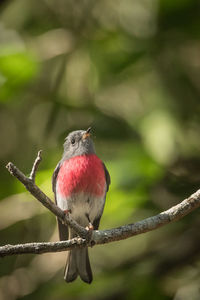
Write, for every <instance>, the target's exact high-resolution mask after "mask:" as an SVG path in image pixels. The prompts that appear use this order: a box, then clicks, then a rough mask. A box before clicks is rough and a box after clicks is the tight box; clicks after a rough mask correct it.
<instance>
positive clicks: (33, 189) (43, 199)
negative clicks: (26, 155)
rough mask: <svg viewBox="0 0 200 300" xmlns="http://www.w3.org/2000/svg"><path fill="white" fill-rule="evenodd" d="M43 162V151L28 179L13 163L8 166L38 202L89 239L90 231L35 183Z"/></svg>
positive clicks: (39, 153) (38, 156)
mask: <svg viewBox="0 0 200 300" xmlns="http://www.w3.org/2000/svg"><path fill="white" fill-rule="evenodd" d="M40 161H41V150H40V151H39V152H38V155H37V158H36V160H35V162H34V164H33V167H32V171H31V175H30V177H26V176H25V175H24V174H23V173H22V172H21V171H20V170H19V169H18V168H17V167H16V166H15V165H13V163H11V162H9V163H8V164H7V166H6V168H7V169H8V171H9V172H10V174H11V175H13V176H15V177H16V178H17V179H18V180H19V181H21V183H23V185H24V186H25V188H26V189H27V190H28V191H29V192H30V193H31V194H32V195H33V196H34V197H35V198H36V199H37V200H38V201H40V203H42V205H44V206H45V207H46V208H48V209H49V210H50V211H51V212H52V213H53V214H54V215H55V216H57V217H58V219H59V220H60V221H61V222H62V223H63V224H66V225H69V226H70V227H71V228H73V229H74V230H75V231H76V232H77V233H78V234H79V235H80V236H81V237H82V238H87V237H88V231H87V230H86V229H85V228H83V227H82V226H80V225H79V224H78V223H77V222H76V221H75V220H73V219H72V218H71V217H70V215H68V214H66V213H65V212H64V211H63V210H61V209H60V208H59V207H58V206H57V205H56V204H55V203H53V202H52V201H51V200H50V199H49V197H47V196H46V195H45V194H44V193H43V192H42V191H41V190H40V189H39V187H37V185H36V184H35V182H34V179H35V173H36V170H37V168H38V166H39V163H40Z"/></svg>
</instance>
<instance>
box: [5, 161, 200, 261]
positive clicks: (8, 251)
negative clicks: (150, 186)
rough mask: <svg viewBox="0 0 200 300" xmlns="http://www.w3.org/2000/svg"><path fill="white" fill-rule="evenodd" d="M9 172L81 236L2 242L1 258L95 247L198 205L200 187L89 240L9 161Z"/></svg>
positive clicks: (155, 225)
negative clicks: (144, 216) (165, 207)
mask: <svg viewBox="0 0 200 300" xmlns="http://www.w3.org/2000/svg"><path fill="white" fill-rule="evenodd" d="M7 168H8V170H9V172H10V173H11V174H12V175H13V176H15V177H16V178H17V179H18V180H20V181H21V182H22V183H23V184H24V185H25V187H26V189H27V190H28V191H29V192H30V193H31V194H32V195H33V196H34V197H35V198H36V199H38V200H39V201H40V202H41V203H42V204H43V205H44V206H45V207H47V208H48V209H49V210H50V211H51V212H52V213H53V214H54V215H56V216H57V217H58V218H59V219H60V220H61V221H62V222H63V223H64V224H67V225H69V226H71V227H72V228H73V229H74V230H76V232H77V233H78V234H79V235H80V236H81V237H82V239H72V240H68V241H64V242H63V241H62V242H55V243H29V244H20V245H5V246H2V247H0V257H3V256H7V255H14V254H25V253H33V254H34V253H35V254H40V253H45V252H58V251H65V250H71V249H73V248H75V247H85V246H94V245H100V244H105V243H110V242H114V241H119V240H123V239H127V238H129V237H132V236H135V235H138V234H142V233H145V232H148V231H152V230H155V229H157V228H159V227H161V226H164V225H166V224H169V223H172V222H174V221H177V220H179V219H181V218H183V217H184V216H186V215H188V214H189V213H191V212H192V211H193V210H195V209H197V208H198V207H200V189H199V190H198V191H196V192H195V193H194V194H192V195H191V196H190V197H188V198H187V199H185V200H183V201H182V202H181V203H179V204H177V205H176V206H173V207H171V208H170V209H168V210H166V211H164V212H161V213H160V214H158V215H156V216H153V217H150V218H147V219H145V220H142V221H139V222H136V223H134V224H128V225H124V226H121V227H118V228H113V229H109V230H101V231H100V230H94V231H93V232H92V235H91V239H88V232H87V230H86V229H85V228H83V227H81V226H80V225H78V224H77V223H76V222H75V221H74V220H72V219H71V218H70V216H69V215H66V214H65V213H64V212H63V211H62V210H61V209H60V208H59V207H58V206H56V205H55V204H54V203H53V202H52V201H51V200H50V199H49V198H48V197H47V196H46V195H45V194H44V193H43V192H42V191H41V190H40V189H39V188H38V187H37V186H36V185H35V183H34V182H33V180H31V179H30V178H28V177H26V176H25V175H24V174H23V173H22V172H21V171H20V170H19V169H17V167H15V166H14V165H13V164H12V163H9V164H8V165H7Z"/></svg>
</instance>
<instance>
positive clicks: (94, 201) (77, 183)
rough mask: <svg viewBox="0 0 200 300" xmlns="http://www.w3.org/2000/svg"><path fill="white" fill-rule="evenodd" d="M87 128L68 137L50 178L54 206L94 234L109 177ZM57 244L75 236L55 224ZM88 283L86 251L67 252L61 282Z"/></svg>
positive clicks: (101, 211)
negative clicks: (78, 281) (79, 280)
mask: <svg viewBox="0 0 200 300" xmlns="http://www.w3.org/2000/svg"><path fill="white" fill-rule="evenodd" d="M90 131H91V127H90V128H88V129H87V130H77V131H73V132H71V133H69V135H68V136H67V137H66V139H65V143H64V153H63V156H62V159H61V160H60V162H59V163H58V165H57V167H56V169H55V171H54V173H53V178H52V183H53V191H54V194H55V201H56V204H57V205H58V206H59V207H60V208H61V209H62V210H64V211H65V212H66V213H70V214H71V217H72V218H73V219H74V220H75V221H76V222H78V223H79V224H80V225H81V226H83V227H87V228H89V229H95V230H97V229H98V227H99V222H100V219H101V216H102V213H103V209H104V204H105V199H106V193H107V191H108V188H109V185H110V175H109V173H108V170H107V169H106V167H105V165H104V163H103V162H102V161H101V160H100V159H99V158H98V156H97V155H96V154H95V150H94V144H93V141H92V139H91V137H90ZM58 229H59V236H60V240H67V239H71V238H74V237H76V236H77V234H76V233H75V232H74V231H73V230H72V229H71V228H68V226H66V225H63V224H62V223H61V222H60V221H59V220H58ZM78 275H79V276H80V278H81V279H82V280H83V281H85V282H87V283H91V282H92V270H91V267H90V261H89V256H88V248H82V249H74V250H71V251H68V257H67V263H66V267H65V273H64V279H65V280H66V281H67V282H71V281H73V280H75V279H76V278H77V276H78Z"/></svg>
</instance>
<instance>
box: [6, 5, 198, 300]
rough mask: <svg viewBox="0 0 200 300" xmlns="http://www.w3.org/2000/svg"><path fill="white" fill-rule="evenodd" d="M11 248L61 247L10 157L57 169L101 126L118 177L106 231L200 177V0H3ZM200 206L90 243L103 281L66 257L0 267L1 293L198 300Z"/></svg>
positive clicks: (28, 258)
mask: <svg viewBox="0 0 200 300" xmlns="http://www.w3.org/2000/svg"><path fill="white" fill-rule="evenodd" d="M0 8H1V11H0V13H1V19H0V140H1V147H0V159H1V164H0V180H1V188H0V198H1V201H0V243H1V245H4V244H8V243H10V244H14V243H25V242H31V241H49V240H50V241H56V240H57V239H58V233H57V226H56V220H55V218H54V216H52V214H50V213H49V212H48V211H47V210H45V209H44V208H43V207H41V205H40V204H39V203H37V201H35V200H34V199H33V198H32V197H31V195H29V194H28V193H26V191H25V190H24V187H23V186H22V185H21V184H20V183H19V182H17V180H16V179H15V178H12V177H11V176H10V175H9V174H8V172H7V170H6V169H5V165H6V164H7V162H8V161H13V162H14V163H15V164H16V165H17V166H19V168H20V169H21V170H22V171H24V172H25V173H26V174H28V173H29V172H30V169H31V165H32V162H33V161H34V158H35V156H36V153H37V151H38V150H39V149H43V161H42V163H41V165H40V169H39V172H38V174H37V178H36V181H37V183H38V185H39V186H40V187H41V189H42V190H43V191H44V192H45V193H47V194H48V195H49V196H50V197H51V198H53V194H52V191H51V176H52V173H53V169H54V168H55V166H56V164H57V162H58V161H59V159H60V157H61V155H62V144H63V141H64V138H65V136H66V135H67V134H68V132H70V131H72V130H77V129H84V128H87V127H88V126H90V125H92V127H93V132H94V134H93V137H94V142H95V145H96V150H97V153H98V155H99V156H100V157H101V159H102V160H103V161H104V162H105V163H106V166H107V168H108V169H109V172H110V174H111V181H112V183H111V187H110V190H109V193H108V196H107V202H106V206H105V211H104V215H103V218H102V221H101V226H100V228H102V229H103V228H111V227H114V226H120V225H124V224H127V223H131V222H135V221H137V220H141V219H143V218H145V217H148V216H151V215H154V214H156V213H158V212H160V211H162V210H164V209H167V208H169V207H171V206H173V205H175V204H177V203H178V202H180V201H181V200H182V199H184V198H185V197H187V196H189V195H190V194H191V193H192V192H194V191H195V190H196V189H198V188H199V182H200V175H199V174H200V172H199V170H200V155H199V148H200V139H199V131H200V102H199V100H200V88H199V87H200V2H199V1H197V0H190V1H188V0H185V1H179V0H174V1H170V0H149V1H146V0H125V1H114V0H107V1H106V0H102V1H94V0H85V1H81V0H77V1H72V0H57V1H56V2H55V1H53V0H43V1H33V0H30V1H26V0H15V1H9V0H4V1H1V3H0ZM199 226H200V221H199V212H198V211H195V212H193V213H192V214H190V215H189V216H187V217H185V218H184V219H183V220H180V221H179V222H176V223H174V224H171V225H169V226H166V227H164V228H161V229H159V230H157V231H153V232H149V233H147V234H144V235H140V236H136V237H134V238H131V239H128V240H124V241H120V242H117V243H113V244H108V245H103V246H100V247H94V248H93V249H91V250H90V256H91V262H92V267H93V272H94V282H93V283H92V285H90V286H88V285H86V284H84V283H83V282H81V281H80V280H77V281H76V282H74V283H73V284H66V283H65V282H64V280H63V275H62V274H63V268H64V265H65V258H66V254H65V253H52V254H44V255H41V256H34V255H25V256H13V257H6V258H4V259H2V260H1V261H0V299H6V300H16V299H44V300H45V299H48V300H57V299H59V300H60V299H77V300H78V299H80V300H82V299H91V300H92V299H104V300H106V299H108V300H112V299H127V300H128V299H134V300H143V299H145V300H146V299H150V300H154V299H155V300H165V299H166V300H167V299H175V300H188V299H191V300H199V299H200V291H199V286H200V271H199V270H200V255H199V253H200V243H199V238H200V235H199Z"/></svg>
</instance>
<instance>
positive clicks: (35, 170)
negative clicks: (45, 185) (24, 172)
mask: <svg viewBox="0 0 200 300" xmlns="http://www.w3.org/2000/svg"><path fill="white" fill-rule="evenodd" d="M41 154H42V150H40V151H38V155H37V157H36V160H35V161H34V164H33V167H32V170H31V174H30V176H29V178H30V179H31V180H32V181H33V182H35V175H36V172H37V169H38V167H39V164H40V162H41V160H42V156H41Z"/></svg>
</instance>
